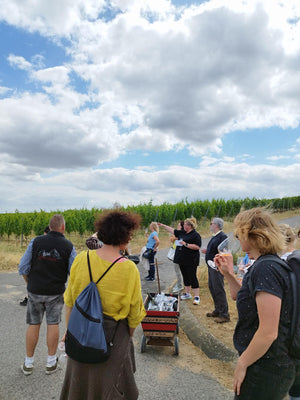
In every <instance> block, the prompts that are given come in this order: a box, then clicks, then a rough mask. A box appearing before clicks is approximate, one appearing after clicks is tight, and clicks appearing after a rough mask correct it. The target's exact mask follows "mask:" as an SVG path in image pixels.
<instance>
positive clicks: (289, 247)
mask: <svg viewBox="0 0 300 400" xmlns="http://www.w3.org/2000/svg"><path fill="white" fill-rule="evenodd" d="M279 228H280V231H281V233H282V234H283V236H284V238H285V249H284V252H283V254H281V256H280V257H281V258H282V259H283V260H287V258H288V256H289V255H291V254H292V253H293V252H294V251H295V250H296V247H295V244H296V239H297V235H296V233H295V231H294V230H293V228H291V227H290V226H289V225H287V224H280V225H279ZM299 268H300V265H299ZM289 396H290V397H289V399H290V400H300V361H299V360H298V362H297V367H296V379H295V381H294V383H293V386H292V387H291V388H290V390H289Z"/></svg>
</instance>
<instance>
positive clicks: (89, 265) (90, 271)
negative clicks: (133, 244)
mask: <svg viewBox="0 0 300 400" xmlns="http://www.w3.org/2000/svg"><path fill="white" fill-rule="evenodd" d="M86 256H87V262H88V267H89V274H90V280H91V282H93V276H92V270H91V264H90V257H89V250H88V251H87V253H86ZM121 258H125V257H124V256H121V257H119V258H117V259H116V260H115V261H114V262H113V263H112V264H111V265H110V266H109V267H108V268H107V270H106V271H105V272H104V273H103V274H102V275H101V276H100V278H99V279H98V280H97V282H95V283H96V285H97V284H98V283H99V282H100V281H101V279H102V278H103V277H104V275H106V274H107V273H108V271H109V270H110V269H111V267H112V266H113V265H114V264H115V263H116V262H118V261H119V260H121Z"/></svg>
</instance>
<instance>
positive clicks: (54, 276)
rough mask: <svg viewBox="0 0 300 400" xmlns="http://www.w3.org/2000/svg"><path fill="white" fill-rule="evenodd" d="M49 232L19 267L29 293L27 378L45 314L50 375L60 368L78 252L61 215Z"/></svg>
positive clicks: (33, 242) (32, 244) (33, 244)
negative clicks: (61, 342) (65, 315)
mask: <svg viewBox="0 0 300 400" xmlns="http://www.w3.org/2000/svg"><path fill="white" fill-rule="evenodd" d="M49 228H50V231H49V232H48V233H47V234H46V235H41V236H37V237H36V238H35V239H32V240H31V242H30V243H29V245H28V248H27V250H26V252H25V254H24V255H23V257H22V259H21V261H20V264H19V274H20V275H23V278H24V280H25V282H26V283H27V292H28V304H27V316H26V322H27V324H28V328H27V332H26V357H25V360H24V364H23V365H22V366H21V369H22V372H23V373H24V375H31V374H32V372H33V366H34V351H35V348H36V345H37V343H38V339H39V332H40V327H41V323H42V320H43V317H44V313H46V320H47V346H48V358H47V365H46V374H52V373H54V372H56V371H57V368H58V359H57V356H56V350H57V345H58V340H59V322H60V320H61V312H62V308H63V304H64V300H63V294H64V291H65V283H66V281H67V277H68V273H69V271H70V268H71V265H72V263H73V260H74V258H75V256H76V251H75V248H74V246H73V244H72V243H71V242H70V241H69V240H67V239H66V238H65V237H64V235H63V233H64V232H65V220H64V217H63V216H62V215H61V214H55V215H53V217H52V218H51V219H50V223H49Z"/></svg>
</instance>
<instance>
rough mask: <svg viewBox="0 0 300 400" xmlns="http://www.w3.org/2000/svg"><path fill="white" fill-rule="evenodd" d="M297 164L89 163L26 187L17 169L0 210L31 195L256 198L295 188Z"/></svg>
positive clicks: (60, 201)
mask: <svg viewBox="0 0 300 400" xmlns="http://www.w3.org/2000/svg"><path fill="white" fill-rule="evenodd" d="M299 168H300V164H299V163H295V164H293V165H290V166H287V167H277V166H265V165H256V166H250V165H248V164H246V163H241V164H233V163H231V162H219V163H216V164H214V165H211V166H210V165H208V166H203V165H201V166H200V167H199V169H195V168H187V167H182V166H170V168H169V169H168V170H164V171H151V170H149V171H148V170H146V169H145V170H127V169H125V168H114V169H109V170H108V169H103V170H100V169H97V170H93V169H90V168H89V169H84V170H82V171H77V172H63V173H60V174H59V175H56V174H52V175H50V176H46V175H44V176H42V177H40V178H39V179H35V177H31V184H30V186H29V185H28V184H27V183H26V182H25V183H24V182H22V181H20V180H19V179H18V171H17V170H15V171H13V173H12V174H11V181H14V180H15V179H16V180H17V182H18V187H19V191H18V196H17V199H16V198H13V196H15V194H14V191H13V190H12V187H13V185H12V186H11V187H9V186H8V189H7V192H8V193H7V199H6V201H5V202H2V210H5V209H6V208H7V209H8V210H9V209H10V208H11V207H12V206H11V205H12V204H13V205H14V206H13V207H14V209H15V208H18V209H19V210H20V211H26V210H27V211H29V210H32V204H29V202H28V199H29V198H30V197H31V196H37V201H36V202H35V204H36V208H37V209H39V208H42V209H65V208H73V207H74V208H75V207H77V208H78V207H83V206H85V207H92V206H95V207H111V206H112V205H113V203H114V202H115V201H118V202H119V203H120V204H121V205H127V204H138V203H141V202H148V201H149V200H150V199H153V202H154V204H161V203H162V202H164V201H168V202H170V203H175V202H177V201H181V200H182V199H184V198H186V196H187V195H188V197H189V199H190V200H193V199H212V198H225V199H231V198H245V197H247V196H248V197H250V198H251V197H253V193H259V196H256V197H260V198H273V197H280V196H282V197H284V196H293V195H295V189H294V188H295V187H298V185H299V184H300V178H298V176H299V174H298V171H299ZM0 176H1V175H0ZM187 177H188V178H187ZM2 182H3V181H2V179H1V178H0V183H2ZM225 189H226V191H225ZM42 191H46V192H47V197H46V198H45V197H43V196H41V194H40V193H41V192H42ZM2 200H3V199H2ZM12 211H14V210H12Z"/></svg>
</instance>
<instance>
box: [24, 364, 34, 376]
mask: <svg viewBox="0 0 300 400" xmlns="http://www.w3.org/2000/svg"><path fill="white" fill-rule="evenodd" d="M21 370H22V372H23V374H24V375H31V374H32V372H33V364H29V365H28V366H27V367H26V365H25V363H24V364H23V365H21Z"/></svg>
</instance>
